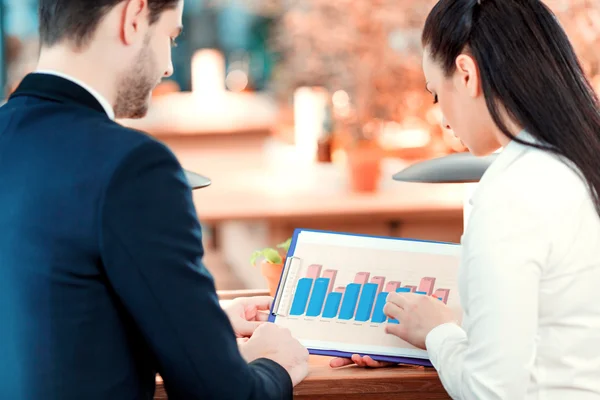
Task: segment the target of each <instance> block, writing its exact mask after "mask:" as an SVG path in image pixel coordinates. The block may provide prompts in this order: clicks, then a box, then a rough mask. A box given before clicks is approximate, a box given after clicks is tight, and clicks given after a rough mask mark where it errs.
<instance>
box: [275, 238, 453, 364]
mask: <svg viewBox="0 0 600 400" xmlns="http://www.w3.org/2000/svg"><path fill="white" fill-rule="evenodd" d="M302 232H317V233H331V234H334V235H346V236H361V237H371V238H378V239H393V240H403V241H407V242H422V243H435V244H447V245H453V246H460V243H453V242H441V241H433V240H421V239H407V238H395V237H390V236H378V235H363V234H358V233H348V232H336V231H325V230H319V229H303V228H296V229H294V234H293V235H292V241H291V242H290V248H289V249H288V252H287V255H286V259H285V260H283V261H284V265H286V261H287V258H288V257H291V256H293V255H294V251H295V250H296V243H297V242H298V236H299V235H300V233H302ZM282 277H283V274H282V275H281V277H280V278H279V284H278V285H277V290H276V291H275V297H274V298H273V303H272V304H271V310H270V312H269V319H268V321H269V322H272V323H275V319H276V317H277V315H275V313H274V308H275V304H276V303H277V294H278V293H279V289H280V287H281V285H282V279H281V278H282ZM308 352H309V354H314V355H319V356H329V357H342V358H350V357H352V355H353V354H359V355H361V356H369V357H371V358H372V359H373V360H376V361H384V362H391V363H397V364H410V365H420V366H424V367H433V364H432V363H431V361H429V360H428V359H423V358H416V357H403V356H385V355H378V354H367V353H350V352H344V351H339V350H322V349H311V348H309V349H308Z"/></svg>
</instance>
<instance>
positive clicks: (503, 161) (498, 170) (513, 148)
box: [470, 130, 539, 204]
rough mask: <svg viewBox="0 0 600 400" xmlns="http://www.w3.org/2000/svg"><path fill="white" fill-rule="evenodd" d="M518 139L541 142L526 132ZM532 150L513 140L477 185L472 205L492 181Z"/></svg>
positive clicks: (519, 135) (520, 134)
mask: <svg viewBox="0 0 600 400" xmlns="http://www.w3.org/2000/svg"><path fill="white" fill-rule="evenodd" d="M517 137H518V138H519V139H521V140H523V141H525V142H527V143H538V142H539V141H538V140H537V139H535V138H534V137H533V136H531V134H529V133H528V132H526V131H524V130H523V131H521V132H520V133H519V134H518V135H517ZM529 149H532V148H531V147H530V146H527V145H524V144H521V143H519V142H517V141H515V140H511V141H510V142H509V143H508V144H507V145H506V147H504V149H502V151H500V152H499V154H498V156H497V158H496V159H495V160H494V162H493V163H492V164H491V165H490V166H489V167H488V169H487V170H486V171H485V173H484V174H483V176H482V177H481V179H480V180H479V183H478V184H477V188H476V189H475V192H474V193H473V196H472V197H471V201H470V203H471V204H474V203H476V202H477V197H479V196H478V194H479V193H480V192H482V191H483V190H484V187H485V186H487V185H489V184H490V183H491V182H492V181H494V180H495V179H496V178H497V177H498V176H500V175H501V174H502V173H503V172H504V171H506V170H507V169H508V168H509V167H510V166H511V165H512V163H513V162H515V161H516V160H517V159H519V158H520V156H521V155H522V154H523V153H524V152H525V151H527V150H529Z"/></svg>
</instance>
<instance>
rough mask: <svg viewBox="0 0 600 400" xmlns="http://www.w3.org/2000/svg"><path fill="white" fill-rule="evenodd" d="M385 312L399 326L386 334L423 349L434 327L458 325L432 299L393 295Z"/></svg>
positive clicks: (447, 309) (446, 310) (389, 327)
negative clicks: (449, 323) (447, 324)
mask: <svg viewBox="0 0 600 400" xmlns="http://www.w3.org/2000/svg"><path fill="white" fill-rule="evenodd" d="M383 312H384V313H385V315H387V316H388V317H390V318H394V319H397V320H398V321H400V323H399V324H388V325H387V326H386V327H385V331H386V332H387V333H390V334H392V335H395V336H398V337H399V338H400V339H402V340H404V341H406V342H408V343H410V344H412V345H413V346H415V347H418V348H420V349H425V339H426V338H427V335H428V334H429V332H431V331H432V330H433V329H434V328H435V327H437V326H439V325H443V324H445V323H448V322H453V323H457V321H456V318H455V315H454V313H453V311H452V310H451V309H450V307H448V306H447V305H445V304H444V303H443V302H441V301H440V300H439V299H438V298H436V297H433V296H424V295H421V294H415V293H390V294H389V295H388V297H387V302H386V304H385V306H384V307H383Z"/></svg>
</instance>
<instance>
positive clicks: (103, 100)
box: [35, 69, 115, 120]
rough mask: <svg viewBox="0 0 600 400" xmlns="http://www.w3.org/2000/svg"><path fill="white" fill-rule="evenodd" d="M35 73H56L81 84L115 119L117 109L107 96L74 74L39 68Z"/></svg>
mask: <svg viewBox="0 0 600 400" xmlns="http://www.w3.org/2000/svg"><path fill="white" fill-rule="evenodd" d="M35 73H37V74H49V75H55V76H59V77H61V78H63V79H67V80H70V81H71V82H73V83H76V84H77V85H79V86H81V87H82V88H84V89H85V90H87V91H88V92H90V94H91V95H92V96H94V97H95V98H96V100H98V102H99V103H100V105H102V108H104V111H106V114H107V115H108V117H109V118H110V119H112V120H114V119H115V111H114V110H113V108H112V106H111V105H110V103H109V102H108V100H106V98H105V97H104V96H102V95H101V94H100V93H98V92H97V91H96V90H94V89H92V88H91V87H89V86H88V85H86V84H85V83H83V82H82V81H80V80H79V79H76V78H73V77H72V76H70V75H67V74H64V73H62V72H58V71H54V70H47V69H45V70H37V71H35Z"/></svg>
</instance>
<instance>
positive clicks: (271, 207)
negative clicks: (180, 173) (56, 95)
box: [0, 0, 600, 289]
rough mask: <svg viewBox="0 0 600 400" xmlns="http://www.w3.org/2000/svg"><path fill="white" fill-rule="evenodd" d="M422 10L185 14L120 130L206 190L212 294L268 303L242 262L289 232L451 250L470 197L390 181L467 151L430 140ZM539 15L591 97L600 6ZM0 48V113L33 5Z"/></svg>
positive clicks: (578, 3)
mask: <svg viewBox="0 0 600 400" xmlns="http://www.w3.org/2000/svg"><path fill="white" fill-rule="evenodd" d="M434 3H435V1H432V0H186V3H185V15H184V26H185V27H184V33H183V35H182V36H181V38H180V39H178V46H177V47H176V48H174V49H173V63H174V67H175V73H174V75H173V76H172V77H171V78H169V79H167V80H165V81H163V83H162V84H161V85H160V86H159V87H157V88H156V90H155V91H154V93H153V103H152V106H151V109H150V112H149V114H148V115H147V116H146V117H145V118H143V119H141V120H135V121H134V120H124V121H118V122H119V123H122V124H124V125H127V126H131V127H135V128H138V129H141V130H144V131H145V132H147V133H148V134H150V135H153V136H155V137H156V138H158V139H159V140H161V141H163V142H164V143H166V144H167V145H168V146H169V147H170V148H171V149H172V150H173V151H174V152H175V154H176V155H177V156H178V158H179V159H180V161H181V163H182V165H183V166H184V167H185V168H187V169H190V170H192V171H194V172H197V173H200V174H203V175H206V176H208V177H209V178H210V179H211V180H212V185H211V186H209V187H207V188H203V189H200V190H197V191H195V192H194V199H195V204H196V208H197V212H198V218H199V219H200V221H201V223H202V224H203V228H204V231H203V232H204V244H205V247H206V257H205V263H206V265H207V267H208V268H209V269H210V271H211V272H212V273H213V274H214V276H215V279H216V285H217V288H218V289H255V288H256V289H260V288H265V287H267V284H268V282H269V279H272V278H269V276H270V275H269V274H273V273H275V275H276V276H278V275H277V274H278V273H280V268H281V267H280V265H279V266H278V265H277V264H278V263H277V262H271V263H265V261H266V260H264V257H259V258H258V259H257V261H256V262H254V261H253V262H251V256H252V255H253V253H254V252H255V251H260V250H262V249H264V248H270V247H273V248H275V249H276V250H277V251H279V252H280V253H282V255H284V253H285V248H277V247H275V246H276V245H277V244H279V243H282V242H284V241H285V240H286V239H288V238H289V237H290V236H291V234H292V233H293V230H294V229H295V228H314V229H326V230H339V231H345V232H353V233H362V234H372V235H389V236H398V237H409V238H416V239H426V240H442V241H452V242H458V241H459V240H460V236H461V234H462V230H463V205H464V199H465V194H466V193H467V192H468V190H469V188H468V187H466V186H465V185H462V184H416V183H400V182H395V181H393V180H392V179H391V176H392V175H393V174H394V173H395V172H397V171H399V170H401V169H402V168H404V167H406V166H409V165H410V164H412V163H415V162H418V161H420V160H425V159H429V158H433V157H438V156H443V155H447V154H451V153H455V152H463V151H465V148H464V147H463V146H462V144H461V143H460V142H459V141H458V140H456V139H455V138H454V136H453V135H452V132H449V131H445V130H443V129H442V128H441V126H440V121H441V114H440V111H439V109H438V108H437V106H436V105H434V104H433V98H432V96H431V95H430V94H429V93H428V92H427V91H426V90H425V81H424V77H423V74H422V71H421V47H420V33H421V28H422V25H423V23H424V20H425V17H426V15H427V13H428V12H429V10H430V9H431V7H432V6H433V4H434ZM547 4H548V5H550V7H551V8H552V9H553V10H554V11H555V12H556V13H557V16H558V18H559V19H560V21H561V22H562V23H563V25H564V26H565V29H566V30H567V32H568V34H569V36H570V38H571V40H572V41H573V42H574V44H575V46H576V49H577V52H578V53H579V55H580V57H581V61H582V63H583V65H584V68H585V71H586V73H587V74H588V76H589V77H590V79H592V81H593V82H594V85H595V87H596V88H597V89H598V90H600V64H599V61H600V52H599V51H598V49H599V48H600V47H599V45H600V43H599V34H600V3H599V2H598V0H591V1H590V0H587V1H586V0H552V1H547ZM0 34H1V38H0V61H1V62H0V85H1V87H2V88H3V94H4V98H6V97H7V96H8V95H9V94H10V93H11V92H12V90H14V88H15V87H16V86H17V85H18V83H19V82H20V80H21V79H22V78H23V76H24V75H25V74H27V73H28V72H30V71H32V70H34V69H35V65H36V62H37V55H38V43H37V1H36V0H1V1H0ZM265 254H267V253H259V255H260V256H264V255H265ZM273 268H274V269H273ZM277 268H279V270H277ZM273 271H275V272H273ZM278 271H279V272H278Z"/></svg>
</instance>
